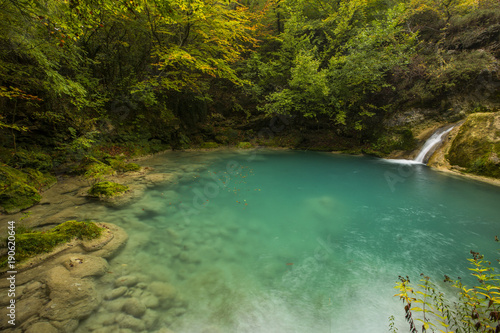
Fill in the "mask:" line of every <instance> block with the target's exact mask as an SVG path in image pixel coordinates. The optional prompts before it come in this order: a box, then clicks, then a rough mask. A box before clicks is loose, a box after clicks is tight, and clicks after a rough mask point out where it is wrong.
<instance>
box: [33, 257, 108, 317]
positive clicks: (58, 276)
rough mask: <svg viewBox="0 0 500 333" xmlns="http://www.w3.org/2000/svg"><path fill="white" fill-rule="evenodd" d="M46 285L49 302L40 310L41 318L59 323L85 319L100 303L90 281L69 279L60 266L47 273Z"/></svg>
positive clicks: (68, 275)
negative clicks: (58, 321)
mask: <svg viewBox="0 0 500 333" xmlns="http://www.w3.org/2000/svg"><path fill="white" fill-rule="evenodd" d="M46 284H47V288H48V289H49V291H50V299H51V300H50V302H49V303H47V304H46V305H45V306H44V307H43V309H42V310H41V312H40V316H41V317H45V318H48V319H52V320H61V321H64V320H67V319H80V318H85V317H87V316H88V315H90V314H91V313H92V312H93V311H94V310H95V309H96V308H97V307H99V304H100V303H101V299H100V297H99V295H98V294H97V292H96V290H95V287H94V284H93V282H92V281H91V280H88V279H77V278H74V277H71V275H70V272H69V271H68V270H67V269H65V268H64V267H62V266H57V267H54V268H52V269H51V270H49V271H48V272H47V277H46Z"/></svg>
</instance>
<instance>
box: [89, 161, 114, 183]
mask: <svg viewBox="0 0 500 333" xmlns="http://www.w3.org/2000/svg"><path fill="white" fill-rule="evenodd" d="M114 172H115V171H114V170H113V168H112V167H111V166H109V165H107V164H104V163H102V162H95V163H92V164H90V165H88V166H86V168H85V173H84V174H83V177H84V178H86V179H90V180H91V181H92V183H93V184H95V183H96V182H99V181H101V180H102V179H103V177H104V176H107V175H112V174H113V173H114Z"/></svg>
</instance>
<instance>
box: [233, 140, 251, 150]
mask: <svg viewBox="0 0 500 333" xmlns="http://www.w3.org/2000/svg"><path fill="white" fill-rule="evenodd" d="M237 147H238V148H240V149H250V148H253V145H252V144H251V143H250V142H240V143H238V146H237Z"/></svg>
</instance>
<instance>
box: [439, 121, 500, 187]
mask: <svg viewBox="0 0 500 333" xmlns="http://www.w3.org/2000/svg"><path fill="white" fill-rule="evenodd" d="M498 123H500V112H497V113H477V114H472V115H470V116H469V117H468V118H467V120H466V121H465V123H464V124H463V125H462V126H461V127H460V130H459V132H458V134H457V136H456V137H455V139H454V140H453V143H452V144H451V147H450V150H449V153H448V154H447V156H446V157H447V159H448V161H449V162H450V164H452V165H457V166H460V167H462V168H465V170H466V171H467V172H470V173H474V174H477V175H482V176H489V177H495V178H500V159H499V156H500V138H499V137H498V135H497V132H498V130H499V129H498V128H497V125H496V124H498Z"/></svg>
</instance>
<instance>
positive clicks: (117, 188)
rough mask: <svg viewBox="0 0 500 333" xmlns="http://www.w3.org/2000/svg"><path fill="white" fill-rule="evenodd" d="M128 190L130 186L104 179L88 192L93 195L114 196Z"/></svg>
mask: <svg viewBox="0 0 500 333" xmlns="http://www.w3.org/2000/svg"><path fill="white" fill-rule="evenodd" d="M127 190H128V186H125V185H121V184H118V183H113V182H108V181H104V182H99V183H96V184H94V185H93V186H92V187H91V188H90V190H89V192H88V193H89V195H90V196H91V197H114V196H118V195H121V194H123V193H124V192H125V191H127Z"/></svg>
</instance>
